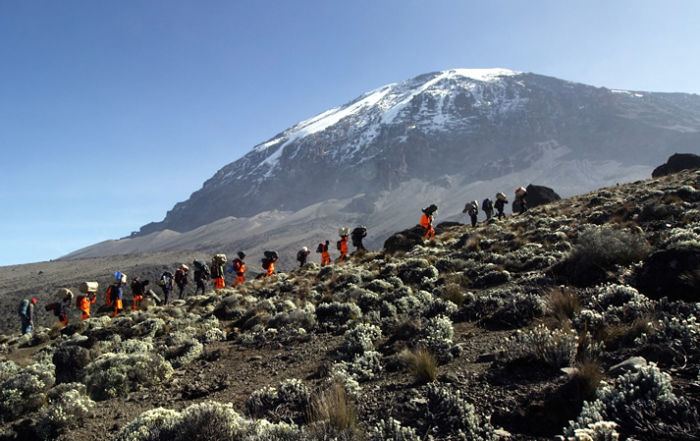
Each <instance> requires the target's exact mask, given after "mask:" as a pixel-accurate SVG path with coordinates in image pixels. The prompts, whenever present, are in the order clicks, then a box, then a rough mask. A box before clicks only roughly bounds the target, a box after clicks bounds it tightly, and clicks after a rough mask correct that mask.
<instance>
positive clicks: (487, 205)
mask: <svg viewBox="0 0 700 441" xmlns="http://www.w3.org/2000/svg"><path fill="white" fill-rule="evenodd" d="M481 209H482V210H483V211H484V214H485V215H486V220H487V221H489V220H491V218H492V217H493V201H491V199H489V198H486V199H484V201H483V202H482V203H481Z"/></svg>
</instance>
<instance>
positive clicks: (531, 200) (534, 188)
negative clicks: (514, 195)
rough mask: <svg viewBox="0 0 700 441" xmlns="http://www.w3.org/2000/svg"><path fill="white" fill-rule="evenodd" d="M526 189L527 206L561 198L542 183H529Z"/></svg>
mask: <svg viewBox="0 0 700 441" xmlns="http://www.w3.org/2000/svg"><path fill="white" fill-rule="evenodd" d="M526 190H527V206H528V207H529V208H534V207H538V206H540V205H544V204H549V203H550V202H555V201H558V200H560V199H561V196H559V195H558V194H557V193H556V192H555V191H554V190H552V189H551V188H549V187H545V186H544V185H533V184H530V185H528V186H527V188H526Z"/></svg>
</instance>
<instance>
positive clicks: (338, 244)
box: [335, 240, 342, 251]
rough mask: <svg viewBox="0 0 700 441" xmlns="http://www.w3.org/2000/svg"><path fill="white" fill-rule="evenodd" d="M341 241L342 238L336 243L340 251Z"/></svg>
mask: <svg viewBox="0 0 700 441" xmlns="http://www.w3.org/2000/svg"><path fill="white" fill-rule="evenodd" d="M341 242H342V240H339V241H338V242H336V243H335V246H336V248H338V251H340V247H341Z"/></svg>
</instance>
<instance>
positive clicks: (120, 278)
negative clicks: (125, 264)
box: [114, 271, 126, 285]
mask: <svg viewBox="0 0 700 441" xmlns="http://www.w3.org/2000/svg"><path fill="white" fill-rule="evenodd" d="M114 282H115V283H121V284H122V285H126V274H124V273H122V272H120V271H115V272H114Z"/></svg>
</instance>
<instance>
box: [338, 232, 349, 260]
mask: <svg viewBox="0 0 700 441" xmlns="http://www.w3.org/2000/svg"><path fill="white" fill-rule="evenodd" d="M340 254H341V255H343V256H345V255H347V254H348V237H347V236H343V237H341V238H340Z"/></svg>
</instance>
